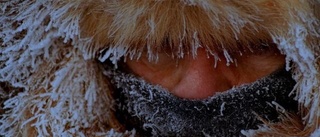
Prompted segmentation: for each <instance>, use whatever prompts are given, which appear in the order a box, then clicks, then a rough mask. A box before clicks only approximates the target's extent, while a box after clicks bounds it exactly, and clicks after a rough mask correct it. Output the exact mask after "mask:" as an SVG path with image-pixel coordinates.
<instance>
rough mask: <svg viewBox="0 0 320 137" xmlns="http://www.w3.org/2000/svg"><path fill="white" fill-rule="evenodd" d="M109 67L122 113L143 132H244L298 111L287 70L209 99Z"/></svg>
mask: <svg viewBox="0 0 320 137" xmlns="http://www.w3.org/2000/svg"><path fill="white" fill-rule="evenodd" d="M106 67H107V68H106V71H105V75H106V76H107V77H109V78H110V79H111V83H112V84H113V85H115V87H114V88H115V89H116V90H115V93H114V96H115V98H116V102H117V103H116V104H117V106H116V109H117V112H116V115H117V117H118V118H119V119H120V122H121V121H122V122H124V124H125V125H126V126H127V127H126V128H128V129H130V128H134V129H135V130H137V134H138V135H142V136H151V135H152V136H188V135H192V136H239V135H241V133H240V132H241V130H246V129H255V128H257V126H258V125H259V124H262V122H261V121H260V120H262V119H264V120H268V121H269V122H272V121H273V122H275V121H278V120H279V118H278V116H279V115H278V112H277V111H289V112H290V111H291V112H292V111H297V110H296V109H297V103H296V102H295V101H293V99H292V98H290V97H289V93H290V92H291V91H292V89H293V86H294V84H295V82H294V80H293V79H292V78H291V74H290V73H289V72H287V71H285V70H280V71H277V72H275V73H273V74H271V75H269V76H267V77H264V78H261V79H260V80H257V81H256V82H253V83H251V84H245V85H242V86H239V87H236V88H233V89H230V90H228V91H225V92H222V93H220V94H217V95H214V96H212V97H208V98H207V99H203V100H188V99H182V98H178V97H176V96H174V95H172V94H171V93H169V91H167V90H166V89H164V88H162V87H161V86H158V85H152V84H150V83H148V82H146V81H145V80H143V79H141V78H138V77H136V76H134V75H132V74H128V73H126V72H123V71H120V70H119V69H112V68H110V67H108V66H106ZM277 107H278V108H277ZM281 108H282V109H281ZM284 108H286V110H284Z"/></svg>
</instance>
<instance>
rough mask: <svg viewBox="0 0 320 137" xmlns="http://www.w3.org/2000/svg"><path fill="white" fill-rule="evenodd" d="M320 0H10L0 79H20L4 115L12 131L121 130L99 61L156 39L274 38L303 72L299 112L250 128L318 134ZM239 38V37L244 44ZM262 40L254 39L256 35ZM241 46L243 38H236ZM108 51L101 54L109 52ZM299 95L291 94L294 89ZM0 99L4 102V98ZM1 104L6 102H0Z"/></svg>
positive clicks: (1, 129)
mask: <svg viewBox="0 0 320 137" xmlns="http://www.w3.org/2000/svg"><path fill="white" fill-rule="evenodd" d="M319 3H320V1H319V0H278V1H275V0H254V1H251V0H242V1H237V0H234V1H233V0H227V1H221V0H199V1H196V0H175V1H174V0H170V1H169V0H168V1H159V0H24V1H21V0H7V2H4V1H1V2H0V5H1V9H0V22H1V23H0V42H1V45H0V51H1V52H0V81H1V82H5V83H9V84H10V85H12V87H14V88H0V91H1V90H5V91H3V92H4V93H5V94H10V93H12V92H13V90H15V89H16V88H22V89H23V91H22V92H20V93H19V94H18V95H15V94H14V95H11V96H10V95H9V96H10V97H9V99H7V100H6V101H5V102H4V105H3V106H4V107H3V108H5V110H6V113H5V114H3V115H2V116H1V117H0V118H1V119H0V134H2V135H6V136H21V135H25V136H32V135H38V136H121V135H125V134H131V133H134V131H127V132H125V133H120V132H118V129H119V128H120V127H121V126H119V124H118V123H117V120H115V118H114V115H113V108H112V103H113V99H112V97H111V96H110V92H111V91H110V89H109V85H108V84H109V82H108V80H107V79H106V78H105V77H104V76H103V74H102V71H103V70H102V69H101V67H99V61H98V60H100V61H105V60H107V59H110V60H111V61H113V62H114V63H115V62H116V61H117V60H119V59H120V58H121V57H123V56H126V57H131V58H133V57H136V56H139V55H140V53H141V51H142V50H144V49H147V50H148V55H149V58H150V60H153V59H157V51H158V50H160V49H161V46H159V45H164V44H165V45H167V46H169V47H171V48H172V49H174V50H173V51H175V52H174V56H178V57H183V55H184V54H193V55H196V53H195V51H196V49H197V48H199V47H202V48H206V49H207V50H208V51H212V52H214V51H215V50H223V51H225V54H226V58H228V57H229V56H228V55H227V54H228V52H229V51H231V49H232V50H234V49H237V48H248V49H250V48H254V46H253V47H251V46H252V45H255V46H256V45H257V44H256V43H275V44H276V45H277V47H278V48H279V50H280V51H281V52H282V53H283V54H285V55H286V61H287V64H286V68H287V69H288V70H289V69H290V70H291V71H292V73H293V78H294V80H296V82H297V83H296V86H295V89H296V90H295V91H296V98H295V99H296V100H297V101H298V102H299V114H298V116H290V115H288V116H286V117H284V120H283V121H282V122H279V123H274V124H267V123H266V125H265V126H261V127H260V128H259V129H258V130H249V131H247V132H244V133H245V134H246V135H248V136H254V135H276V136H285V135H289V136H310V135H315V136H316V135H320V129H318V127H319V126H320V123H319V122H320V121H319V118H320V107H319V106H320V94H319V92H320V88H319V86H320V83H319V80H320V76H319V74H318V72H319V60H318V57H319V53H320V48H319V46H320V34H319V33H320V24H319V23H320V22H319V16H320V8H319V7H320V4H319ZM239 43H240V44H239ZM253 43H255V44H253ZM239 45H246V46H243V47H239ZM102 53H103V54H102ZM293 94H294V93H293ZM0 102H2V101H0ZM0 112H1V111H0Z"/></svg>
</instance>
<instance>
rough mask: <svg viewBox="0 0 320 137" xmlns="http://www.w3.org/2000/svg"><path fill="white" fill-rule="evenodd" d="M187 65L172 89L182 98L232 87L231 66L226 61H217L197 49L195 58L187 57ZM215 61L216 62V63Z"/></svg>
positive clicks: (199, 96)
mask: <svg viewBox="0 0 320 137" xmlns="http://www.w3.org/2000/svg"><path fill="white" fill-rule="evenodd" d="M185 61H186V62H188V63H187V65H185V66H184V69H183V70H184V72H183V74H182V75H181V79H180V81H179V82H178V83H177V85H176V86H175V87H174V88H173V89H172V92H173V94H175V95H177V96H179V97H182V98H205V97H208V96H211V95H214V94H215V92H222V91H225V90H227V89H230V88H232V81H230V80H229V79H230V78H231V77H233V73H232V71H231V69H232V66H229V67H228V66H227V65H226V63H227V62H226V61H225V60H224V59H221V60H220V61H217V60H216V59H214V57H213V56H208V55H207V53H206V52H205V51H204V50H198V52H197V57H196V58H187V59H186V60H185ZM216 63H217V64H216Z"/></svg>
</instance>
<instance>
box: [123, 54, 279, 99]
mask: <svg viewBox="0 0 320 137" xmlns="http://www.w3.org/2000/svg"><path fill="white" fill-rule="evenodd" d="M235 59H236V60H237V62H236V63H233V64H231V65H229V66H228V65H226V64H227V62H226V60H225V59H224V58H221V60H220V61H218V62H215V59H214V58H213V57H208V56H207V54H206V52H205V51H204V50H199V51H198V52H197V57H196V58H190V57H186V58H184V59H180V60H179V61H178V62H177V61H175V60H173V59H172V60H166V61H165V62H160V63H159V64H157V63H150V62H148V61H147V60H145V59H141V60H138V61H130V60H129V61H127V62H126V64H127V66H128V67H129V69H130V70H131V71H132V72H133V73H134V74H136V75H138V76H140V77H142V78H144V79H145V80H147V81H149V82H151V83H153V84H158V85H161V86H163V87H164V88H167V89H168V90H169V91H170V92H171V93H172V94H174V95H176V96H178V97H181V98H189V99H201V98H207V97H208V96H212V95H214V94H216V93H217V92H223V91H225V90H228V89H230V88H232V87H233V86H238V85H241V84H244V83H250V82H253V81H255V80H257V79H259V78H262V77H264V76H266V75H269V74H270V73H272V72H274V71H275V70H277V69H279V68H281V67H282V66H283V64H284V62H285V61H284V56H283V55H280V54H278V53H270V54H269V53H268V54H265V55H259V56H257V55H249V56H239V57H236V58H235ZM160 60H161V58H160ZM215 63H217V65H216V64H215Z"/></svg>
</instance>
